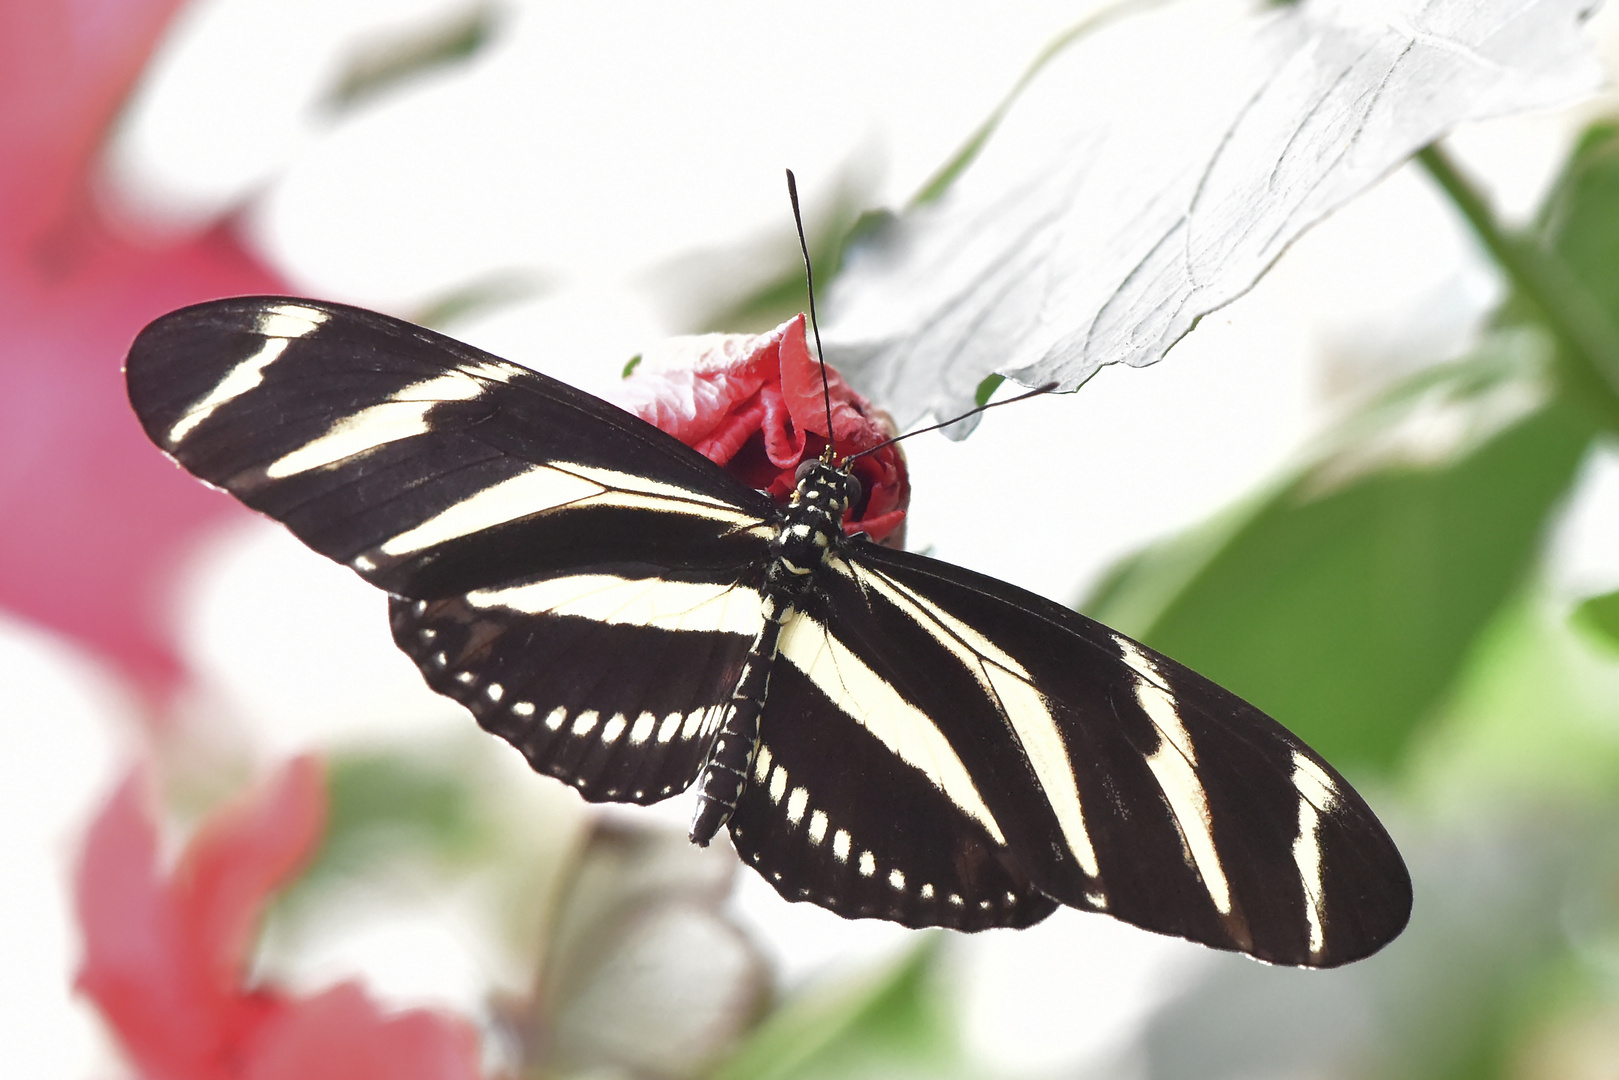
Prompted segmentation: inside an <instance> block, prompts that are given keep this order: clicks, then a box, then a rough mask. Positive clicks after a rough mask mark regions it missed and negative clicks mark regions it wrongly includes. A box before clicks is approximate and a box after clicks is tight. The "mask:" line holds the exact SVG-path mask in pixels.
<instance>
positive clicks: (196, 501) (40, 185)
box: [0, 0, 287, 699]
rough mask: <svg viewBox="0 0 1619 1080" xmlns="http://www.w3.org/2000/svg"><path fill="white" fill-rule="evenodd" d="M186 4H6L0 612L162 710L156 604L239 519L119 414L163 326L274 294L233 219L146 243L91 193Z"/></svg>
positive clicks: (0, 220) (174, 662) (0, 96)
mask: <svg viewBox="0 0 1619 1080" xmlns="http://www.w3.org/2000/svg"><path fill="white" fill-rule="evenodd" d="M177 7H179V2H178V0H90V2H82V0H81V2H76V3H69V2H68V0H0V162H4V166H3V167H0V607H4V608H6V609H8V610H10V611H11V612H13V613H15V614H17V615H21V616H23V617H24V618H27V619H31V620H34V621H36V622H38V623H41V624H43V625H45V626H47V627H50V628H52V629H54V630H57V631H60V632H63V633H67V634H70V635H72V636H74V637H76V638H78V639H79V640H80V641H81V642H83V643H84V644H87V645H89V646H91V647H92V648H94V649H96V650H98V651H99V652H100V653H101V654H102V655H104V656H106V657H108V658H110V659H112V660H114V661H115V662H117V663H118V664H119V665H120V666H121V668H122V669H123V671H124V672H125V673H126V674H127V675H129V676H131V677H132V678H133V679H134V680H135V681H136V682H137V684H138V685H140V686H141V687H142V688H144V689H146V690H148V691H149V692H151V693H152V695H153V696H154V698H157V699H161V697H162V696H163V694H164V693H165V692H166V691H168V690H169V689H171V688H172V687H173V686H174V685H175V684H176V682H177V681H178V679H179V676H180V665H179V661H178V659H177V657H176V655H175V651H174V646H173V644H172V642H171V640H170V637H169V634H168V633H167V632H166V628H165V627H164V626H163V625H162V620H163V615H164V612H163V610H162V608H161V606H160V605H161V599H162V598H163V597H165V596H166V595H168V590H166V589H165V588H164V586H165V584H166V579H167V578H168V577H169V576H170V575H171V574H172V573H173V571H174V568H175V566H176V564H177V563H178V562H179V561H180V559H181V557H182V556H183V555H184V554H185V550H186V548H187V545H188V544H189V543H190V542H191V541H192V540H193V539H194V538H195V537H196V536H197V535H198V534H199V532H200V530H201V529H202V528H203V526H205V525H208V524H210V523H212V522H215V521H217V520H220V519H222V518H224V517H226V516H227V515H231V514H240V513H242V510H241V509H240V508H239V507H237V506H236V505H235V504H234V503H233V502H232V501H231V500H230V499H228V498H226V497H224V496H222V495H220V494H219V493H217V492H212V491H209V490H207V489H206V488H204V487H202V486H201V485H199V484H197V483H196V482H195V481H193V480H191V479H190V478H189V477H186V476H184V475H183V474H181V473H180V471H179V470H178V469H176V468H175V467H174V466H173V465H171V464H170V463H169V462H167V461H165V460H164V459H163V457H162V456H161V455H160V454H158V453H157V452H156V451H154V450H153V448H152V445H151V443H150V442H148V441H147V440H146V437H145V436H144V435H143V434H142V433H141V430H140V426H139V425H138V424H137V423H136V422H135V418H134V416H133V415H132V414H131V413H130V411H129V405H128V403H127V402H126V401H125V399H124V390H123V379H122V377H121V376H120V373H119V369H120V366H121V364H122V362H123V357H124V353H125V351H126V350H127V349H128V347H129V342H130V340H131V339H132V338H133V337H134V336H135V333H136V331H138V330H139V329H140V328H141V327H142V326H143V325H145V324H146V323H147V322H148V321H150V320H151V319H153V318H155V317H156V316H158V315H161V314H162V313H164V312H165V311H168V310H170V309H172V308H176V307H179V306H181V305H183V304H188V303H192V302H195V301H198V300H205V299H208V298H211V297H216V296H225V295H230V294H234V293H248V292H261V293H262V292H285V291H287V289H286V286H285V285H284V284H283V283H282V281H281V280H280V279H279V278H278V277H277V276H276V275H275V274H274V272H272V271H271V270H269V269H267V268H265V267H264V266H263V265H261V264H260V263H259V262H258V261H256V260H255V259H254V257H253V256H252V255H251V254H249V253H248V252H247V251H246V249H245V248H244V247H243V246H242V245H241V243H240V242H239V241H238V239H237V238H236V236H235V233H234V232H233V231H232V230H231V228H230V226H229V224H228V223H226V224H222V225H219V226H217V227H215V228H212V229H210V230H208V231H205V232H202V233H201V234H196V235H188V236H185V237H178V238H176V237H169V238H162V239H160V238H150V237H149V238H140V239H137V238H136V237H135V236H134V234H133V227H132V226H131V225H130V224H128V223H118V222H114V221H111V220H109V218H108V216H107V213H106V211H105V210H104V208H103V207H102V206H101V205H99V204H98V202H97V200H96V198H95V196H94V187H95V182H96V175H97V168H96V167H97V160H98V155H99V152H100V149H101V145H102V142H103V139H104V138H105V136H106V133H107V131H108V129H109V127H110V126H111V124H112V122H113V119H114V117H115V116H116V114H117V112H118V110H119V109H120V107H122V105H123V103H124V100H125V98H126V97H127V95H128V93H129V90H130V88H131V86H132V85H133V84H134V82H135V80H136V78H137V77H138V76H139V75H140V73H141V71H142V69H143V68H144V67H145V65H146V62H147V58H148V57H149V56H150V54H151V52H152V50H153V48H154V47H155V45H156V43H157V42H158V40H159V38H160V37H161V35H162V33H163V31H164V29H165V27H166V26H167V24H168V21H169V18H170V16H171V15H172V14H173V12H174V10H175V9H176V8H177Z"/></svg>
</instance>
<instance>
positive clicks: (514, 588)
mask: <svg viewBox="0 0 1619 1080" xmlns="http://www.w3.org/2000/svg"><path fill="white" fill-rule="evenodd" d="M126 375H127V381H128V390H129V399H130V402H131V404H132V405H133V407H134V410H135V412H136V414H137V415H138V416H139V418H140V421H141V424H142V425H143V426H144V428H145V430H146V432H147V434H148V435H149V436H150V437H151V438H152V440H153V442H155V443H156V444H157V445H158V446H159V447H160V448H161V449H162V450H163V451H164V452H166V453H167V454H169V455H170V456H171V457H173V458H174V459H175V460H176V461H178V462H179V463H180V464H181V465H182V466H184V467H185V468H186V469H187V470H189V471H190V472H192V473H193V474H195V475H196V476H198V477H200V478H201V479H203V480H205V481H207V482H209V483H210V484H214V485H217V486H219V487H222V488H224V489H225V490H227V491H229V492H230V493H231V494H232V495H234V496H236V498H238V499H240V500H241V501H242V502H244V503H246V504H247V505H248V506H250V507H252V508H253V509H255V510H259V511H261V512H263V513H265V514H267V515H269V516H270V517H272V518H275V519H276V520H277V521H280V522H281V523H283V524H284V525H286V526H287V527H288V528H289V529H291V530H292V532H293V533H294V534H295V535H296V536H297V537H298V538H299V539H300V540H302V541H303V542H304V543H306V544H308V545H309V546H310V547H312V548H313V549H315V550H316V551H318V552H320V553H321V554H323V555H325V556H327V557H329V558H331V559H334V560H336V561H337V562H340V563H342V564H344V565H346V566H348V567H350V568H352V569H353V570H354V571H355V573H357V574H359V575H360V577H362V578H364V579H365V580H366V581H367V582H369V583H371V584H372V585H375V586H377V587H378V588H381V589H383V590H386V591H387V592H388V593H389V595H390V600H389V606H390V620H391V624H392V631H393V637H394V641H395V642H396V643H397V644H398V646H399V647H400V649H402V650H403V651H404V652H405V653H406V654H407V655H408V656H409V657H410V658H411V660H413V661H414V662H415V663H416V665H417V667H418V668H420V670H421V672H422V675H423V676H424V677H425V679H426V681H427V683H428V685H429V686H431V687H432V688H433V689H434V690H436V691H438V692H439V693H441V694H444V695H446V696H448V697H450V698H453V699H454V700H456V701H458V702H460V703H461V704H462V705H464V706H466V708H467V709H468V710H469V711H470V712H471V713H472V715H473V716H474V717H475V718H476V719H477V721H478V723H479V724H480V725H482V726H483V727H484V728H485V729H486V730H488V731H490V732H493V733H494V734H497V735H499V736H501V737H503V738H505V739H506V740H508V741H509V742H510V743H511V744H512V745H513V746H515V747H516V748H517V749H518V750H520V751H521V752H522V753H523V754H524V755H525V756H526V758H527V759H528V761H529V763H530V764H531V765H532V766H533V768H534V769H535V770H537V771H539V772H541V773H544V774H547V775H550V776H554V777H556V778H558V779H559V780H562V781H564V782H566V783H569V784H571V785H572V786H574V787H575V788H576V789H577V790H578V791H579V793H580V794H581V795H582V796H583V797H584V798H586V799H588V800H592V801H604V800H606V801H617V802H629V803H653V802H657V801H659V800H661V799H664V798H667V797H669V796H671V795H674V794H676V793H678V792H681V791H684V790H685V789H687V788H688V787H690V786H692V785H693V784H696V785H697V786H698V800H697V812H696V817H695V819H694V822H693V828H692V838H693V839H694V840H695V841H696V842H698V843H707V842H708V841H709V840H710V839H711V838H713V837H714V836H716V835H718V834H719V833H720V832H721V831H722V830H728V831H729V834H730V838H731V842H732V844H733V845H734V847H735V849H736V853H737V855H738V856H739V857H740V858H741V859H742V860H743V862H744V863H746V864H747V865H749V866H751V867H753V869H755V870H756V871H757V872H758V873H759V874H761V875H762V876H763V877H764V878H765V880H766V881H768V882H770V884H771V885H773V886H774V887H775V888H776V890H777V891H778V892H779V893H780V894H781V895H782V896H783V897H785V898H786V899H788V900H795V901H796V900H803V901H810V902H813V903H816V904H819V905H821V906H823V907H826V908H829V909H831V910H832V911H834V912H837V913H838V914H840V915H844V916H848V917H877V918H884V919H891V920H894V921H896V922H900V923H903V924H905V925H907V926H945V927H952V928H954V929H957V930H967V931H971V930H980V929H984V928H987V927H996V926H1008V927H1021V926H1028V925H1030V924H1032V923H1035V922H1038V921H1040V920H1041V919H1043V918H1045V917H1046V916H1047V915H1049V914H1050V913H1051V912H1052V911H1053V910H1055V908H1056V907H1057V906H1059V905H1068V906H1070V907H1074V908H1079V909H1082V910H1085V911H1092V912H1100V913H1103V914H1106V915H1111V916H1113V917H1114V918H1117V919H1121V920H1123V921H1125V922H1127V923H1132V924H1134V925H1136V926H1139V927H1143V928H1145V929H1147V930H1151V931H1156V932H1158V933H1162V934H1171V935H1176V936H1179V937H1183V938H1188V939H1190V940H1193V941H1198V942H1202V943H1204V944H1206V945H1210V946H1213V947H1215V948H1220V949H1233V950H1240V951H1242V952H1245V953H1248V954H1250V955H1252V956H1254V957H1257V958H1259V959H1262V960H1266V961H1270V962H1273V963H1278V964H1295V965H1308V966H1316V967H1330V966H1333V965H1337V964H1342V963H1346V962H1348V961H1351V960H1356V959H1359V958H1361V957H1364V956H1367V955H1369V954H1370V953H1372V952H1375V951H1376V950H1377V949H1379V948H1380V947H1382V946H1383V945H1384V944H1385V943H1387V942H1388V941H1389V940H1391V939H1392V938H1393V937H1394V936H1395V935H1397V934H1398V933H1399V932H1400V930H1401V929H1402V928H1403V927H1404V926H1405V923H1406V921H1407V918H1408V917H1409V913H1410V907H1411V881H1410V877H1409V875H1408V873H1407V871H1406V868H1405V865H1404V863H1403V862H1402V860H1401V858H1400V854H1399V852H1398V850H1397V849H1396V848H1395V845H1394V843H1393V841H1392V840H1391V839H1390V837H1389V835H1388V833H1387V832H1386V831H1385V830H1384V829H1383V827H1382V825H1381V824H1380V823H1379V822H1378V820H1377V818H1376V817H1375V816H1374V814H1373V813H1372V811H1371V809H1370V808H1369V807H1368V806H1367V804H1366V802H1365V801H1364V800H1363V799H1362V798H1361V796H1360V795H1359V794H1358V793H1356V792H1355V790H1354V789H1353V788H1351V787H1350V786H1349V784H1348V783H1346V782H1345V781H1344V779H1343V777H1341V776H1340V775H1339V774H1338V773H1337V772H1336V771H1335V770H1334V769H1333V768H1332V767H1331V766H1330V765H1328V764H1327V763H1326V762H1325V761H1324V760H1322V759H1321V757H1320V756H1319V755H1317V754H1316V753H1315V752H1314V751H1312V750H1311V749H1310V748H1309V747H1307V746H1306V745H1304V743H1303V742H1301V741H1300V740H1299V739H1297V738H1296V737H1295V736H1293V735H1292V734H1291V733H1290V732H1288V731H1287V730H1286V729H1285V728H1283V727H1282V726H1281V725H1280V724H1278V723H1276V722H1275V721H1274V720H1272V719H1271V718H1270V717H1268V716H1266V715H1265V714H1264V713H1262V712H1260V711H1259V710H1258V709H1256V708H1254V707H1253V706H1252V705H1249V704H1248V703H1246V702H1244V701H1243V700H1241V699H1240V698H1238V697H1237V696H1235V695H1233V694H1231V693H1229V692H1227V691H1225V690H1223V689H1221V688H1220V687H1219V686H1216V685H1215V684H1214V683H1212V682H1210V681H1209V680H1207V679H1204V678H1203V677H1201V676H1199V675H1197V674H1196V673H1194V672H1192V671H1191V670H1189V669H1187V668H1185V667H1183V666H1182V665H1180V664H1178V663H1176V662H1175V661H1173V660H1171V659H1169V658H1168V657H1165V656H1163V655H1161V654H1159V653H1156V652H1154V651H1153V650H1151V649H1149V648H1147V647H1146V646H1144V645H1141V644H1140V643H1138V642H1135V641H1132V640H1131V639H1129V638H1127V637H1125V636H1124V635H1122V634H1119V633H1117V632H1115V631H1113V630H1110V629H1108V628H1107V627H1105V626H1103V625H1101V624H1099V623H1096V622H1094V621H1092V620H1090V619H1088V618H1086V617H1085V616H1083V615H1081V614H1079V613H1077V612H1075V611H1073V610H1071V609H1069V608H1067V607H1064V606H1063V605H1060V604H1057V603H1054V602H1052V601H1050V600H1047V599H1044V598H1042V597H1040V596H1036V595H1034V594H1032V593H1029V592H1026V591H1024V590H1022V589H1019V588H1016V587H1014V586H1012V585H1008V584H1006V583H1004V582H1001V581H997V580H995V579H993V578H989V577H986V576H984V575H981V574H977V573H973V572H971V571H968V570H965V569H962V568H960V567H956V566H952V565H950V564H948V563H944V562H940V561H937V560H934V559H931V558H927V557H925V556H922V555H918V554H912V553H907V552H903V551H896V550H891V549H889V548H886V547H882V546H879V545H877V544H875V543H873V542H871V541H869V540H868V539H867V538H865V537H864V536H846V535H845V534H844V530H843V528H842V522H843V520H844V516H845V515H846V514H847V513H849V512H850V510H851V507H853V506H855V505H857V504H858V502H859V499H860V492H859V491H858V483H857V482H856V481H855V480H854V479H853V477H852V473H851V470H850V469H849V468H848V467H847V463H846V462H840V461H837V460H835V459H832V458H831V457H830V455H829V456H828V457H827V458H826V459H823V460H810V461H806V462H805V463H804V464H803V465H802V466H800V470H799V475H798V482H797V486H796V489H795V491H794V493H793V495H792V500H791V503H790V504H789V505H788V506H786V507H778V506H777V505H776V504H775V502H774V501H773V500H772V499H771V498H770V497H769V496H767V495H766V494H764V493H763V492H760V491H756V490H754V489H752V488H750V487H748V486H746V485H745V484H743V483H742V482H741V481H740V480H738V479H736V478H734V477H732V476H731V475H730V474H729V473H727V472H726V471H725V470H724V469H722V468H720V467H719V466H717V465H715V464H713V463H712V462H710V461H709V460H708V459H706V458H704V457H703V456H702V455H700V454H698V453H697V452H696V451H694V450H692V449H691V448H689V447H687V446H685V445H683V444H682V443H680V442H679V441H677V440H676V439H674V438H672V437H670V436H668V435H666V434H664V433H663V432H661V431H659V430H657V429H656V428H654V427H653V426H651V425H649V424H647V423H645V422H643V421H641V420H640V419H638V418H636V417H634V416H632V415H630V414H629V413H627V412H624V411H622V410H620V409H619V408H617V407H616V406H613V405H611V404H608V403H607V402H604V401H602V400H600V399H598V398H595V397H593V396H591V395H589V394H585V393H583V392H581V391H579V390H576V389H574V388H572V387H570V386H567V385H566V384H564V383H561V382H558V381H556V380H554V379H551V378H548V377H546V376H544V375H541V374H539V373H537V372H534V371H531V370H529V369H527V368H523V367H520V366H518V365H516V364H512V363H509V362H507V361H504V360H500V359H498V358H496V357H494V356H491V355H489V354H487V353H484V352H482V351H480V350H478V349H475V348H472V347H471V346H468V345H464V344H462V343H460V342H457V341H455V340H453V339H451V338H448V337H445V336H443V335H441V334H438V333H435V332H433V331H431V330H426V329H423V328H421V327H417V326H413V325H411V324H409V323H406V322H402V321H400V320H397V319H393V318H390V317H388V316H385V315H379V314H376V313H373V312H369V311H364V310H360V309H357V308H352V307H346V306H342V305H339V304H330V303H323V302H318V301H312V300H297V299H289V298H284V297H244V298H239V299H230V300H219V301H215V302H212V303H206V304H199V305H197V306H194V307H188V308H184V309H181V310H179V311H176V312H173V313H171V314H169V315H165V316H163V317H162V318H160V319H158V320H157V321H155V322H153V323H152V324H151V325H150V326H148V327H147V328H146V329H145V330H143V331H142V332H141V334H140V335H139V337H137V338H136V340H135V342H134V345H133V346H132V348H131V350H130V353H129V358H128V363H127V367H126Z"/></svg>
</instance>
